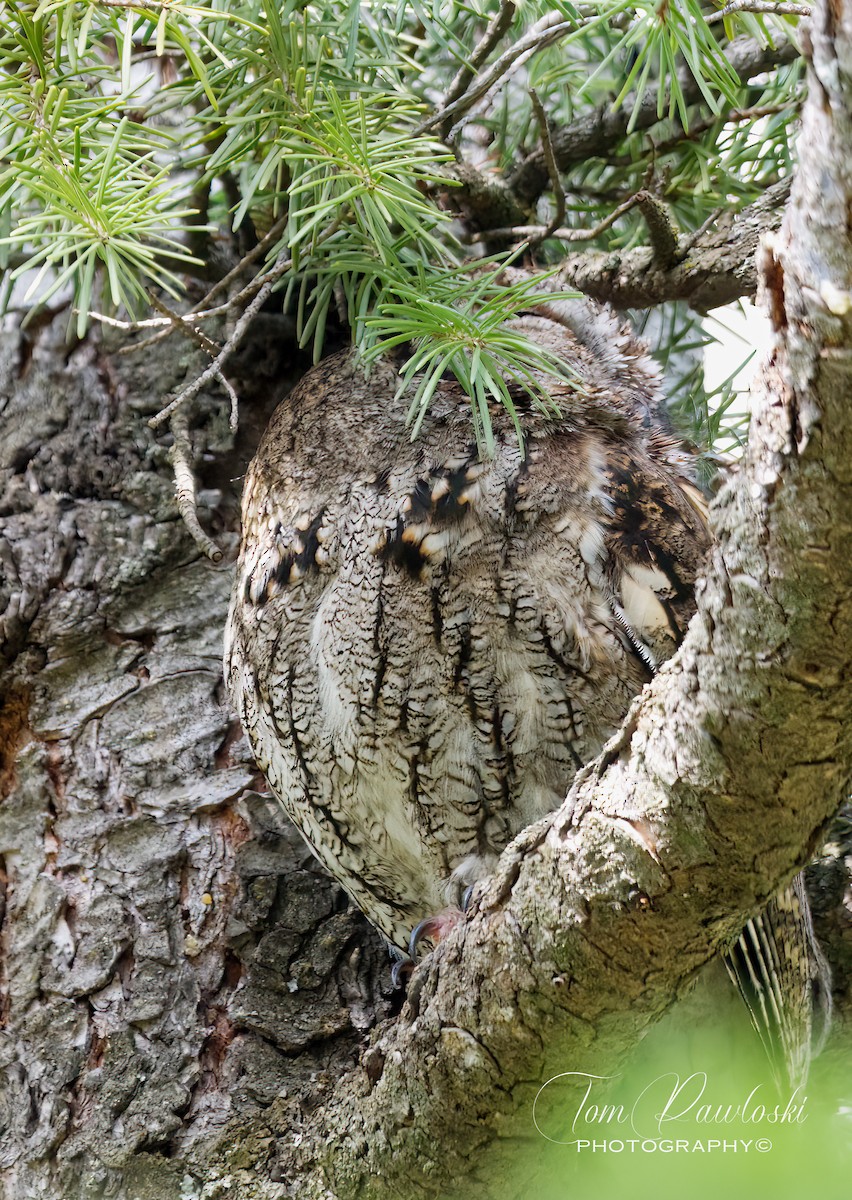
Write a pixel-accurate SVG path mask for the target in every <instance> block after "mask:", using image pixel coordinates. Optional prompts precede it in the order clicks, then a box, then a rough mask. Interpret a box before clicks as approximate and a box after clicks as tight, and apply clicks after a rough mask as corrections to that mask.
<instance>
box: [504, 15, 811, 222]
mask: <svg viewBox="0 0 852 1200" xmlns="http://www.w3.org/2000/svg"><path fill="white" fill-rule="evenodd" d="M726 54H727V57H728V61H729V62H730V64H731V66H732V67H733V69H734V71H735V72H736V74H737V75H738V76H739V77H740V79H741V80H742V81H743V82H746V81H747V80H749V79H753V78H754V77H755V76H756V75H760V74H761V73H762V72H764V71H770V70H772V69H773V68H774V67H778V66H780V65H782V64H783V63H790V62H793V61H794V60H795V59H796V58H797V57H798V54H799V51H798V49H797V48H796V47H795V46H793V45H792V43H790V42H782V43H781V44H780V45H778V46H775V47H770V46H760V45H759V44H758V43H757V42H755V41H752V40H751V39H750V38H739V39H738V40H737V41H735V42H732V43H731V45H730V46H728V48H727V50H726ZM681 87H682V90H683V94H684V98H685V102H686V103H687V104H695V103H696V102H697V101H699V100H700V99H701V90H700V88H699V87H698V84H697V82H696V81H695V78H694V77H693V76H692V75H691V74H688V73H687V74H684V76H683V78H682V79H681ZM665 107H667V104H665V105H664V106H663V109H660V107H659V106H658V96H657V91H656V89H653V88H649V90H648V91H647V92H646V94H645V96H644V97H643V98H642V102H641V104H640V106H639V112H638V114H637V116H636V120H635V121H634V124H633V128H634V129H649V128H650V127H651V126H652V125H656V124H657V122H658V121H659V119H660V118H659V113H660V112H661V111H664V109H665ZM632 112H633V97H631V96H628V97H627V99H626V100H625V102H624V104H622V105H621V106H620V107H619V108H617V109H615V110H613V109H612V108H611V107H609V106H607V107H605V108H599V109H598V110H597V111H596V112H593V113H589V114H588V115H586V116H583V117H579V118H578V119H577V120H576V121H573V122H572V123H571V124H570V125H565V126H563V127H562V128H561V129H554V130H553V131H552V140H553V150H554V154H555V156H556V162H557V164H558V165H559V169H560V170H561V171H565V170H567V169H568V168H569V167H570V166H571V165H572V164H573V163H578V162H586V161H587V160H588V159H590V158H594V157H596V156H597V157H600V156H601V155H604V154H605V153H606V152H607V150H609V149H611V148H612V146H614V145H615V144H616V143H617V142H619V141H620V140H621V139H622V138H623V137H624V136H625V135H626V134H627V127H628V124H629V123H630V117H631V114H632ZM548 179H549V175H548V169H547V161H546V158H545V155H544V152H543V151H542V150H540V149H539V150H535V151H533V152H532V153H531V154H529V155H528V156H527V157H526V158H525V159H524V161H523V162H522V163H521V164H520V165H519V166H518V167H517V168H516V170H515V171H514V172H513V174H512V175H511V176H510V177H509V180H508V187H509V190H510V192H511V193H512V194H513V195H514V196H515V197H516V198H517V200H518V201H519V203H521V204H524V205H532V204H533V203H534V202H535V200H537V198H538V197H539V196H540V195H541V193H542V192H543V191H544V189H545V188H546V187H547V184H548ZM495 224H496V222H495Z"/></svg>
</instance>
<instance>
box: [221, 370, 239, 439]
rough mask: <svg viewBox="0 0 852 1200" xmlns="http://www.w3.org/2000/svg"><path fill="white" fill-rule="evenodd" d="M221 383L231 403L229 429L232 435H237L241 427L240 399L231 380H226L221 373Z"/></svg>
mask: <svg viewBox="0 0 852 1200" xmlns="http://www.w3.org/2000/svg"><path fill="white" fill-rule="evenodd" d="M219 382H220V383H221V385H222V387H223V388H224V389H225V391H226V392H227V393H228V399H229V400H230V401H231V413H230V416H229V417H228V428H229V429H230V431H231V433H236V432H237V430H238V429H239V426H240V398H239V396H238V395H237V393H236V391H235V390H234V387H233V385H232V384H231V382H230V380H228V379H226V378H225V376H224V375H223V374H222V373H221V372H220V373H219Z"/></svg>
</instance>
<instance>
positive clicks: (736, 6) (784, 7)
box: [704, 0, 811, 25]
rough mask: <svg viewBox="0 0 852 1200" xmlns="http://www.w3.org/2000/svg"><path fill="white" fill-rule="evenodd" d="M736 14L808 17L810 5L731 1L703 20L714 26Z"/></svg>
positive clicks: (782, 2) (747, 0)
mask: <svg viewBox="0 0 852 1200" xmlns="http://www.w3.org/2000/svg"><path fill="white" fill-rule="evenodd" d="M738 12H749V13H766V14H768V15H770V16H777V17H809V16H810V15H811V6H810V4H788V3H787V2H786V0H779V2H778V3H772V2H771V0H731V2H730V4H726V5H725V7H724V8H721V9H719V11H718V12H715V13H713V14H712V15H711V16H709V17H705V18H704V19H705V21H706V22H707V24H708V25H715V24H717V22H719V21H724V19H725V17H730V16H731V14H732V13H738Z"/></svg>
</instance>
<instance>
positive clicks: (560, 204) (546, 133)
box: [530, 88, 565, 245]
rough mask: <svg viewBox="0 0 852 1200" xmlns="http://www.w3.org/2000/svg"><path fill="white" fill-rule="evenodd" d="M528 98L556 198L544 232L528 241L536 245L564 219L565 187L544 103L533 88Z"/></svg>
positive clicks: (557, 227) (547, 236)
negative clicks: (554, 151) (551, 215)
mask: <svg viewBox="0 0 852 1200" xmlns="http://www.w3.org/2000/svg"><path fill="white" fill-rule="evenodd" d="M530 99H531V100H532V106H533V111H534V112H535V115H536V119H537V121H538V124H539V129H540V130H541V148H542V150H543V152H544V159H545V162H546V163H547V173H548V175H549V176H550V186H551V189H552V191H553V196H554V199H555V200H556V212H555V213H554V214H553V218H552V220H551V221H550V223H549V224H548V226H547V229H546V230H545V232H544V233H543V234H542V235H541V237H540V238H539V239H537V240H536V242H533V243H530V244H531V245H537V244H538V241H542V242H543V241H544V240H545V238H549V237H550V235H551V234H552V233H553V231H554V230H555V229H559V228H560V227H561V225H562V222H563V221H564V220H565V189H564V188H563V186H562V180H561V179H560V177H559V167H558V166H557V165H556V155H555V154H554V153H553V142H552V141H551V140H550V125H549V124H548V120H547V113H546V112H545V111H544V105H543V104H542V102H541V100H539V98H538V93H537V92H536V90H535V88H530Z"/></svg>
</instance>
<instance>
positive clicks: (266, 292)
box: [148, 258, 292, 429]
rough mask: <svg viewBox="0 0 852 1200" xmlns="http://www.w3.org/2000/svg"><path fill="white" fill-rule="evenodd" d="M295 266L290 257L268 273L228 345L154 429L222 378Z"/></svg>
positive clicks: (171, 404)
mask: <svg viewBox="0 0 852 1200" xmlns="http://www.w3.org/2000/svg"><path fill="white" fill-rule="evenodd" d="M291 265H292V263H291V260H290V259H289V258H288V259H287V260H286V263H279V264H277V265H276V267H275V268H273V269H272V270H270V271H267V272H266V280H265V282H264V283H263V285H262V286H261V287H260V289H259V290H258V293H257V295H256V296H255V298H254V299H253V300H252V302H251V304H249V305H248V307H247V308H246V309H245V311H244V312H243V315H242V316H241V317H240V319H239V320H238V321H237V323H236V325H234V328H233V332H232V333H231V336H230V337H229V338H228V340H227V341H226V342H225V344H224V346H223V347H222V349H221V350H220V351H219V353H218V354H217V355H216V357H215V359H214V360H213V362H212V363H211V364H210V366H209V367H208V368H207V369H206V370H205V371H202V372H201V374H200V375H198V376H196V378H195V379H193V381H192V383H190V384H188V385H187V386H186V387H185V388H184V389H183V391H182V392H179V393H178V394H177V396H175V398H174V400H172V401H170V402H169V403H168V404H167V405H166V406H165V408H161V409H160V411H159V412H158V413H156V414H155V415H154V416H153V417H151V419H150V420H149V421H148V424H149V425H150V426H151V428H152V429H156V427H157V426H158V425H162V423H163V422H164V421H165V420H167V418H168V417H170V416H171V415H172V413H173V412H176V411H177V409H179V408H180V407H181V406H182V405H184V404H186V403H187V401H188V400H194V399H195V397H196V396H197V395H198V393H199V392H200V391H201V390H202V388H204V387H206V385H207V384H208V383H210V382H211V381H212V380H213V379H217V378H221V374H222V368H223V367H224V365H225V363H226V362H227V361H228V359H229V358H230V357H231V355H232V354H233V353H234V351H235V350H236V349H237V347H238V346H239V344H240V342H241V341H242V340H243V338H244V337H245V334H246V332H247V331H248V328H249V326H250V325H251V323H252V321H253V320H254V318H255V317H256V316H257V314H258V313H259V312H260V310H261V308H263V306H264V304H265V303H266V301H267V300H268V299H269V296H270V295H271V293H272V288H273V287H274V285H275V283H276V281H277V280H278V279H279V278H280V276H281V275H283V274H284V272H285V271H288V270H289V269H290V266H291Z"/></svg>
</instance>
